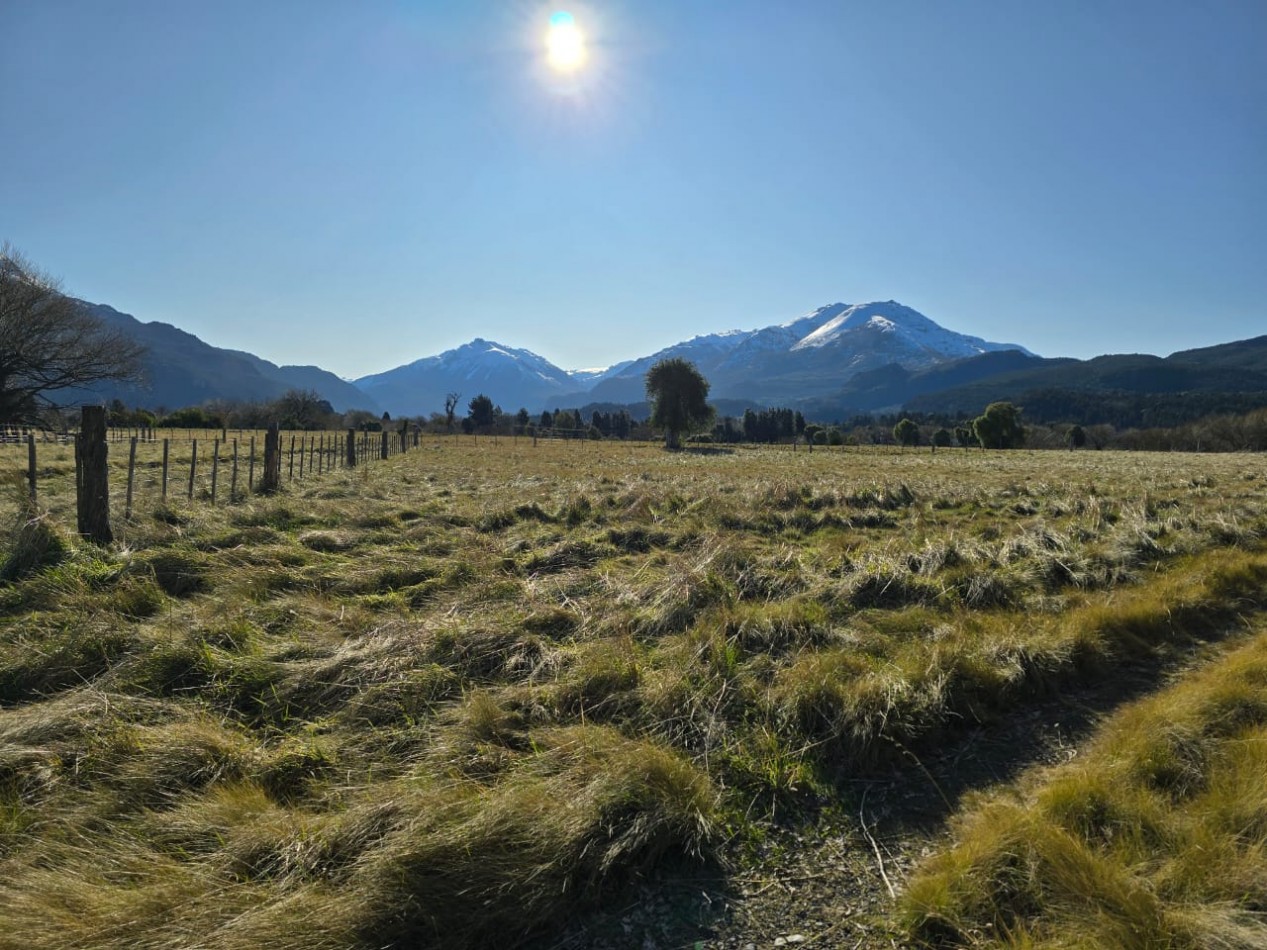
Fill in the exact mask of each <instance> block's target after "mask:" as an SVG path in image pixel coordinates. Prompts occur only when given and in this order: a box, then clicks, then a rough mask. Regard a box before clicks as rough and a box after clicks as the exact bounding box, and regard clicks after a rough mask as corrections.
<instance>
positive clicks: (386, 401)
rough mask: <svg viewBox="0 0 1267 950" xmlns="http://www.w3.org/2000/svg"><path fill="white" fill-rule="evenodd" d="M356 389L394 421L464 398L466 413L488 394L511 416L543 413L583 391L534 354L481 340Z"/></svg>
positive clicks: (365, 381)
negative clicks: (451, 396) (524, 410)
mask: <svg viewBox="0 0 1267 950" xmlns="http://www.w3.org/2000/svg"><path fill="white" fill-rule="evenodd" d="M356 385H357V386H358V387H360V389H362V390H363V391H364V392H366V393H369V394H370V395H371V396H373V397H374V399H375V400H376V401H377V402H378V403H379V404H380V405H382V406H384V407H385V408H386V409H387V410H388V412H391V413H392V414H393V415H411V416H415V415H428V414H430V413H432V412H439V411H441V410H442V409H443V408H444V400H445V396H446V395H447V394H448V393H451V392H456V393H458V394H459V395H460V396H461V398H462V401H463V407H465V403H466V401H469V400H470V399H471V398H473V397H474V396H476V395H479V394H481V393H483V394H484V395H487V396H488V397H489V398H491V399H492V400H493V402H495V403H497V404H498V405H500V406H501V407H502V408H503V409H505V410H506V411H508V412H514V411H515V410H516V409H518V408H519V407H521V406H532V407H538V406H541V405H544V404H545V403H546V402H547V401H548V400H550V399H552V398H554V397H557V396H559V395H561V394H563V393H569V392H573V391H574V390H575V389H576V388H577V387H576V383H575V382H574V381H573V379H572V377H571V375H570V374H568V373H567V372H565V371H564V370H561V369H559V367H557V366H555V365H554V364H553V363H551V362H550V361H549V360H547V359H546V358H545V357H543V356H538V355H537V354H536V353H534V352H532V351H531V350H526V349H522V348H518V347H513V346H506V345H505V344H502V343H496V342H492V341H489V340H485V339H482V338H480V337H476V338H475V339H474V340H472V341H471V342H470V343H464V344H463V345H462V346H459V347H455V348H454V349H451V350H446V351H445V352H443V353H440V354H438V355H436V356H427V357H424V358H422V359H420V360H415V361H414V362H412V363H409V364H407V365H405V366H398V367H396V368H395V369H391V370H388V371H387V372H385V373H376V374H374V375H371V376H363V377H361V378H360V379H358V380H356Z"/></svg>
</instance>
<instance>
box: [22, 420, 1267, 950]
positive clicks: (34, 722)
mask: <svg viewBox="0 0 1267 950" xmlns="http://www.w3.org/2000/svg"><path fill="white" fill-rule="evenodd" d="M143 453H144V459H143V461H144V463H145V467H144V469H143V475H142V479H141V485H140V486H139V487H138V492H137V501H136V506H135V513H134V517H133V519H132V521H131V522H130V523H127V524H124V523H122V519H121V518H119V517H116V519H115V522H116V535H117V536H118V538H119V541H118V543H117V544H116V545H115V546H114V547H113V548H111V549H109V550H103V549H97V548H93V547H91V546H87V545H83V544H80V543H79V542H77V541H76V540H74V539H73V538H72V537H71V533H72V532H71V529H73V526H74V513H73V505H72V498H71V492H72V482H73V468H74V462H73V457H72V455H71V453H70V450H69V449H67V448H62V449H46V448H43V447H42V448H41V473H40V475H41V478H40V491H41V503H42V504H43V505H44V506H45V507H46V509H47V513H46V514H40V513H32V512H29V511H26V510H25V507H24V505H23V504H22V501H21V491H20V488H19V487H18V486H17V485H16V484H15V487H14V489H13V490H12V491H10V493H9V494H8V496H6V497H5V498H3V499H2V500H0V521H2V522H3V523H5V524H7V525H11V526H12V531H11V532H10V534H9V538H8V540H7V542H6V547H5V550H4V552H3V553H4V562H3V565H2V566H0V572H3V575H0V576H4V577H5V578H6V579H5V580H4V581H0V917H3V919H4V927H2V928H0V947H6V946H13V947H23V948H31V950H33V948H43V947H48V948H53V947H72V946H75V947H119V948H122V947H129V948H150V947H153V948H169V947H170V948H174V947H187V946H208V947H211V946H215V947H247V946H251V947H254V946H257V945H260V944H270V945H275V946H286V947H331V948H334V947H366V948H368V947H382V946H392V945H398V946H415V945H422V946H430V945H435V946H446V947H462V946H480V945H484V944H486V943H487V942H489V941H490V940H493V939H494V938H496V939H497V941H498V942H499V943H500V944H503V945H507V946H510V945H515V944H516V943H517V942H519V941H520V940H523V941H530V942H531V941H539V942H541V943H542V944H543V945H547V946H548V945H549V942H550V940H551V938H552V935H554V934H557V933H558V932H559V931H560V929H561V928H563V927H565V926H567V925H568V924H569V923H570V922H571V921H573V920H574V919H576V917H577V915H579V914H583V913H584V912H585V910H586V908H589V907H595V906H602V905H607V904H609V903H610V902H611V901H612V900H613V899H615V898H616V897H618V896H619V895H620V894H621V893H622V892H623V889H625V888H627V887H628V886H629V885H630V884H631V883H633V882H645V881H647V880H649V879H654V877H655V876H656V875H657V874H661V873H669V872H670V871H672V870H673V869H675V868H678V867H680V866H681V865H683V863H689V862H695V861H703V862H706V863H708V864H709V865H710V866H712V867H715V868H716V869H717V873H718V874H720V875H722V876H726V875H731V874H734V873H736V869H737V868H740V867H746V866H747V864H746V862H751V861H752V860H753V859H752V857H751V855H752V854H754V853H756V852H757V847H756V846H757V845H758V844H759V839H760V838H761V836H762V834H763V833H764V832H763V829H764V828H766V827H767V826H768V824H769V823H770V822H771V820H780V821H786V822H791V823H793V824H795V823H796V822H806V821H813V820H815V819H814V816H815V815H818V814H821V813H822V812H823V811H824V810H832V809H839V811H840V812H841V813H843V814H852V813H853V811H854V809H853V805H852V802H850V801H848V800H847V799H848V796H849V795H850V794H852V793H850V792H849V790H848V783H847V780H848V779H849V778H850V777H852V776H857V775H865V774H867V773H868V771H869V770H872V769H875V768H878V767H881V766H882V765H883V764H884V763H886V762H889V761H891V760H893V759H894V758H895V757H897V756H900V755H902V754H904V753H905V752H906V751H908V750H912V749H914V750H917V751H918V750H920V749H922V748H925V747H927V746H928V745H930V744H932V743H937V742H942V741H953V737H954V736H955V735H956V734H957V733H958V732H960V731H962V730H963V729H964V728H965V727H966V726H968V725H972V726H973V727H979V726H981V725H982V724H985V725H986V726H987V727H988V725H989V724H990V723H993V722H1002V721H1005V720H1006V718H1007V717H1008V716H1009V715H1010V714H1012V713H1013V712H1015V711H1017V710H1021V709H1024V708H1027V707H1028V706H1030V705H1032V704H1034V703H1036V702H1039V701H1041V700H1042V699H1043V698H1044V697H1048V696H1051V695H1052V694H1054V693H1057V692H1059V691H1062V690H1067V689H1072V688H1076V687H1077V686H1078V685H1079V684H1082V683H1087V682H1092V681H1097V680H1104V679H1111V678H1113V677H1114V676H1115V675H1117V671H1119V670H1122V669H1124V668H1126V667H1128V666H1130V665H1131V664H1133V663H1137V662H1141V661H1145V660H1146V661H1147V662H1149V663H1153V664H1158V665H1161V666H1163V667H1164V666H1166V665H1167V664H1170V663H1177V662H1179V661H1180V659H1181V658H1182V657H1184V656H1186V655H1187V652H1186V651H1187V650H1188V649H1189V648H1190V647H1191V645H1192V644H1194V643H1196V642H1200V641H1204V640H1208V639H1219V638H1222V637H1225V636H1227V635H1231V634H1238V633H1239V632H1240V631H1242V630H1244V629H1245V628H1246V625H1247V624H1248V625H1252V624H1253V623H1254V622H1255V617H1256V615H1257V614H1258V612H1259V611H1260V609H1261V608H1262V607H1263V606H1264V605H1267V553H1265V552H1264V549H1263V547H1262V545H1261V543H1260V542H1261V540H1262V539H1263V537H1264V535H1265V534H1267V492H1265V489H1267V467H1265V466H1264V464H1263V460H1262V458H1261V457H1256V456H1233V455H1222V456H1215V455H1190V456H1189V455H1178V454H1172V455H1162V454H1138V455H1131V454H1118V453H1095V452H1079V453H1066V452H1042V453H1039V452H1009V453H985V452H980V451H977V452H963V451H959V450H954V451H951V450H943V451H939V452H937V453H936V454H931V453H929V452H927V451H926V450H924V451H918V452H916V451H908V452H905V453H903V452H900V451H898V450H896V449H894V450H877V449H867V450H859V449H847V450H843V451H841V450H831V451H826V450H818V451H815V452H814V453H812V454H809V453H806V452H805V451H803V450H802V451H800V452H797V453H792V452H790V451H789V450H788V449H786V448H781V449H777V450H775V449H750V448H742V449H738V450H736V451H733V452H730V451H715V452H708V453H691V452H685V453H676V454H668V453H664V452H662V451H660V450H658V449H655V448H653V447H651V446H646V445H642V446H627V445H623V444H618V443H609V442H573V443H547V442H544V441H543V442H542V443H541V444H540V445H538V446H536V447H533V446H532V445H531V442H530V440H527V439H519V440H511V439H501V440H499V441H497V442H496V443H494V442H493V441H492V440H486V439H481V440H479V442H478V443H472V442H471V441H470V440H465V439H464V440H458V439H440V440H435V439H431V440H424V443H423V446H422V447H421V448H420V449H415V450H411V451H410V452H409V453H407V454H404V455H398V456H394V457H393V458H391V459H389V460H388V461H385V462H375V463H374V464H373V465H369V466H364V467H361V468H358V469H354V470H346V469H340V470H337V471H335V472H333V473H329V474H326V475H323V476H321V477H315V478H307V479H305V480H303V481H295V482H292V483H289V484H288V485H287V486H286V488H285V490H284V491H283V492H282V493H281V494H280V495H278V496H276V497H273V498H246V499H245V500H243V501H242V502H241V503H238V504H233V505H227V504H221V505H217V506H215V507H213V506H211V505H209V504H207V503H206V502H205V501H199V500H196V501H194V502H192V503H189V502H186V501H185V500H184V498H183V495H181V496H179V497H172V498H170V499H169V501H168V502H167V503H166V504H163V503H160V502H159V501H158V493H157V492H156V491H152V490H149V489H150V488H152V485H153V472H154V465H155V461H156V460H155V457H154V449H153V447H149V446H147V447H144V448H143ZM112 455H113V456H114V457H115V458H116V464H117V462H118V457H119V456H124V457H126V456H125V453H124V452H122V451H120V450H119V449H118V448H112ZM24 463H25V450H24V449H22V450H21V452H19V449H18V447H5V448H4V450H3V451H2V452H0V465H5V466H8V467H9V468H10V470H11V471H13V472H14V473H15V475H14V477H15V479H16V473H17V472H18V470H19V469H20V467H21V466H22V465H24ZM113 484H114V486H115V488H116V489H121V485H122V482H121V480H120V479H119V478H117V477H115V478H114V482H113ZM175 494H176V493H173V495H174V496H175ZM116 495H117V492H116ZM114 507H115V510H116V512H121V510H122V506H121V505H120V504H119V502H118V500H117V498H116V500H115V503H114ZM1194 728H1196V727H1194ZM1016 807H1018V808H1019V807H1020V806H1016ZM1157 807H1158V808H1161V807H1162V806H1160V805H1158V806H1157ZM1178 807H1179V806H1176V808H1178ZM1163 810H1164V809H1163ZM965 820H966V821H972V820H975V819H965ZM1176 820H1178V819H1176ZM1014 826H1016V827H1019V826H1020V819H1017V820H1016V821H1014V822H1013V823H1012V825H1009V826H1008V827H1009V828H1011V827H1014ZM964 827H973V828H975V827H977V826H976V825H965V826H964ZM1026 827H1029V826H1026ZM1253 827H1255V828H1257V829H1258V831H1259V832H1260V833H1261V829H1262V827H1263V825H1262V823H1261V822H1260V823H1259V824H1258V825H1255V826H1253ZM974 833H975V832H974ZM1259 847H1260V851H1261V845H1260V846H1259ZM958 853H959V852H951V854H952V855H953V854H958ZM974 853H975V852H974ZM1135 853H1136V852H1132V854H1135ZM945 860H947V861H959V862H960V865H953V866H954V867H960V866H961V865H962V866H964V867H966V865H965V864H964V862H966V861H967V859H966V858H954V857H951V858H946V859H945ZM1247 867H1248V865H1247ZM937 873H939V872H937V871H936V870H933V871H929V872H928V875H926V876H925V877H922V878H920V881H921V882H924V883H919V884H918V887H922V888H924V890H923V891H915V892H912V893H916V894H920V895H924V896H920V897H918V902H917V903H914V904H912V903H909V902H908V903H906V904H904V905H902V908H897V907H894V910H893V913H894V916H893V921H894V922H895V923H894V926H906V927H908V928H909V930H908V931H906V932H907V933H909V934H910V935H911V937H912V939H915V938H920V939H923V938H927V939H937V940H947V941H956V940H958V941H960V942H968V943H970V942H972V940H971V939H969V938H968V937H967V936H965V935H969V934H971V933H975V932H976V931H974V930H973V928H974V927H979V926H980V923H979V922H978V918H982V915H985V916H989V914H990V913H994V911H988V912H987V911H982V910H980V909H979V908H977V905H975V904H974V905H972V908H976V909H971V908H970V909H968V910H963V909H959V906H958V905H954V904H953V901H952V898H951V897H947V896H945V895H946V893H949V892H950V891H953V890H954V889H953V887H952V886H951V885H949V884H944V883H943V884H942V885H933V884H929V883H927V882H928V881H932V880H935V875H936V874H937ZM953 873H960V872H959V871H955V872H953ZM962 873H963V874H965V875H969V876H971V873H975V872H971V870H970V869H967V870H963V871H962ZM979 876H980V875H978V877H979ZM938 887H940V890H937V888H938ZM930 888H931V889H932V892H930V890H929V889H930ZM930 893H931V894H932V896H929V895H930ZM1185 893H1187V892H1185ZM1190 893H1191V894H1194V895H1197V896H1196V897H1192V898H1191V899H1190V900H1189V899H1188V898H1185V900H1188V904H1185V907H1189V906H1190V905H1191V906H1195V905H1193V903H1192V902H1193V901H1197V902H1199V901H1200V900H1202V899H1204V898H1202V897H1201V896H1200V895H1201V894H1203V893H1205V892H1203V891H1201V890H1200V889H1199V888H1197V889H1195V890H1192V891H1191V892H1190ZM908 897H911V895H908ZM911 899H912V900H914V899H915V898H911ZM1209 900H1210V901H1211V902H1212V903H1211V904H1210V908H1211V909H1210V910H1209V912H1210V913H1215V912H1216V911H1217V907H1216V906H1215V905H1216V904H1217V905H1218V907H1222V906H1224V905H1225V904H1227V903H1228V902H1229V901H1230V902H1231V903H1232V904H1235V902H1236V898H1235V897H1234V896H1233V897H1228V896H1227V895H1225V894H1223V893H1222V892H1219V894H1218V895H1217V896H1215V897H1210V898H1209ZM1027 907H1028V905H1027ZM911 908H915V910H912V909H911ZM929 908H934V910H929ZM1235 910H1236V908H1235V907H1233V908H1232V909H1231V910H1229V911H1228V914H1227V915H1225V916H1226V919H1228V920H1234V921H1239V922H1240V923H1243V922H1244V921H1243V919H1242V918H1241V917H1237V916H1236V913H1234V912H1233V911H1235ZM1245 910H1246V912H1250V911H1253V910H1254V908H1252V907H1248V908H1245ZM1025 912H1027V911H1026V910H1025V909H1024V908H1022V909H1016V908H1013V909H1012V910H1009V911H1007V912H1006V920H1008V921H1010V922H1012V923H1010V924H1009V926H1012V924H1016V926H1015V927H1013V931H1014V933H1015V934H1017V935H1020V936H1017V940H1018V941H1021V942H1022V943H1023V940H1027V939H1030V938H1029V937H1028V936H1024V935H1026V934H1030V933H1031V932H1034V933H1037V932H1039V931H1030V930H1028V929H1026V928H1027V927H1028V925H1027V924H1024V923H1023V919H1024V913H1025ZM1204 912H1205V911H1202V910H1200V909H1199V908H1198V909H1197V910H1193V911H1192V913H1194V914H1199V913H1204ZM1219 912H1220V913H1221V911H1219ZM999 913H1000V914H1002V913H1003V912H1002V911H1000V912H999ZM1185 913H1188V911H1187V910H1185ZM973 914H976V915H977V916H976V917H973V916H972V915H973ZM934 919H935V920H937V921H942V922H947V921H948V922H949V923H945V925H944V926H941V927H940V929H939V928H938V927H935V926H933V925H932V924H930V923H929V921H932V920H934ZM1185 919H1187V918H1185ZM1191 919H1198V918H1196V917H1192V918H1191ZM1220 919H1223V918H1220ZM969 920H970V921H971V922H965V921H969ZM993 920H994V918H991V919H990V920H988V921H984V922H990V923H992V924H993ZM903 921H906V923H902V922H903ZM1018 921H1020V922H1022V923H1017V922H1018ZM1245 926H1249V925H1248V924H1246V925H1245ZM1246 932H1249V931H1246ZM707 938H708V935H707V933H701V934H700V935H699V939H702V940H707ZM972 939H975V938H972ZM820 945H827V944H825V943H824V944H820ZM848 945H849V946H853V945H854V944H853V941H852V939H851V940H850V942H849V944H848ZM859 945H861V944H859ZM880 945H887V943H885V944H880ZM1084 945H1085V944H1084ZM1137 945H1140V946H1144V945H1149V944H1137ZM1229 945H1239V944H1229Z"/></svg>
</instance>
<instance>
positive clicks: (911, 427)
mask: <svg viewBox="0 0 1267 950" xmlns="http://www.w3.org/2000/svg"><path fill="white" fill-rule="evenodd" d="M893 438H894V439H896V440H897V444H898V445H900V446H902V447H903V448H905V447H906V446H908V445H918V444H919V426H917V425H916V424H915V423H914V422H912V421H911V420H910V419H903V420H902V421H901V422H899V423H898V424H897V425H895V426H894V427H893Z"/></svg>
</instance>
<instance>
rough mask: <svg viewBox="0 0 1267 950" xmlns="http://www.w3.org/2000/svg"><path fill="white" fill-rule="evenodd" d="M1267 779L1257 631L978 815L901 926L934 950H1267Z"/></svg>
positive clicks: (911, 892) (1265, 708) (1266, 644)
mask: <svg viewBox="0 0 1267 950" xmlns="http://www.w3.org/2000/svg"><path fill="white" fill-rule="evenodd" d="M1260 630H1261V628H1260ZM1264 775H1267V630H1261V632H1259V633H1258V634H1257V636H1256V637H1255V638H1254V639H1253V640H1252V641H1251V642H1250V643H1249V644H1247V645H1245V646H1243V647H1241V648H1239V649H1236V650H1234V651H1233V652H1231V653H1229V654H1228V655H1227V656H1225V657H1224V658H1223V659H1221V660H1219V661H1217V662H1215V663H1213V664H1212V665H1211V666H1209V667H1208V668H1206V669H1204V670H1202V671H1200V672H1198V673H1196V674H1193V675H1190V676H1189V677H1186V678H1185V679H1183V680H1181V681H1180V682H1179V683H1177V684H1176V685H1174V686H1172V687H1170V688H1168V689H1165V690H1163V691H1162V692H1160V693H1158V694H1157V695H1155V696H1153V697H1150V698H1148V699H1146V700H1142V701H1140V702H1137V703H1135V704H1133V705H1131V706H1128V707H1126V708H1124V709H1123V710H1121V711H1120V712H1118V713H1117V714H1116V715H1114V716H1113V717H1112V718H1110V719H1109V720H1108V721H1107V723H1106V724H1105V726H1104V727H1103V728H1102V729H1101V731H1100V733H1099V735H1098V737H1097V738H1096V740H1095V741H1094V743H1093V744H1092V746H1091V748H1090V749H1089V750H1088V752H1087V753H1086V754H1085V755H1084V756H1080V757H1079V758H1078V759H1076V760H1074V761H1073V762H1071V763H1069V764H1066V765H1063V766H1059V767H1056V768H1052V769H1047V770H1044V771H1040V772H1037V773H1035V774H1032V775H1031V776H1029V777H1028V778H1027V779H1026V780H1025V781H1023V782H1022V783H1021V785H1020V787H1019V789H1018V790H1017V791H1014V792H1011V791H1007V792H1002V793H998V794H995V795H993V796H987V797H984V798H981V799H978V800H977V801H976V802H975V803H974V804H973V805H971V806H970V807H969V808H968V810H967V811H966V813H964V814H963V815H962V816H961V817H960V818H959V819H958V821H957V826H956V830H955V842H954V845H953V847H951V848H950V849H949V850H948V851H946V852H945V853H943V854H940V855H938V856H936V857H934V858H932V859H931V860H929V861H928V862H927V863H926V864H925V866H924V867H923V868H922V869H920V871H919V872H918V873H917V875H916V876H915V878H914V880H913V881H912V882H911V884H910V887H909V888H908V890H907V892H906V893H905V895H904V896H903V898H902V902H901V914H902V917H903V919H904V920H905V922H906V926H907V927H908V928H909V932H910V934H911V936H912V937H913V938H915V939H917V940H919V941H921V942H923V943H925V944H935V945H939V946H973V947H984V946H1018V945H1023V946H1030V945H1035V946H1062V947H1064V946H1069V947H1072V946H1105V947H1107V946H1113V947H1140V948H1143V947H1175V948H1186V947H1191V948H1197V947H1211V946H1218V947H1244V948H1250V947H1262V946H1265V945H1267V919H1264V916H1263V912H1264V909H1267V783H1265V782H1264V781H1263V777H1264Z"/></svg>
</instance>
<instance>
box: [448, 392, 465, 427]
mask: <svg viewBox="0 0 1267 950" xmlns="http://www.w3.org/2000/svg"><path fill="white" fill-rule="evenodd" d="M461 398H462V394H461V393H448V394H447V395H445V397H444V424H445V425H446V426H448V427H449V431H450V432H452V431H453V417H454V416H455V415H456V414H457V409H458V400H459V399H461Z"/></svg>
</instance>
